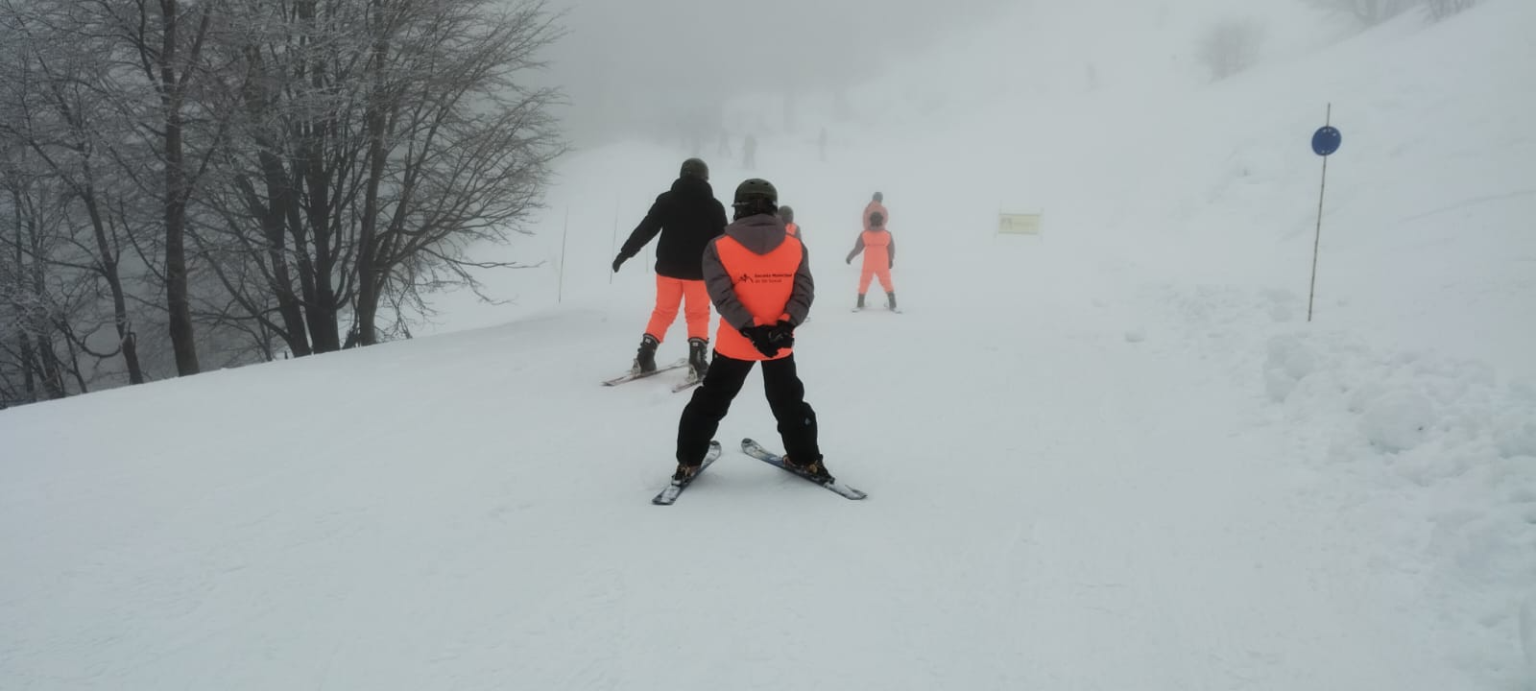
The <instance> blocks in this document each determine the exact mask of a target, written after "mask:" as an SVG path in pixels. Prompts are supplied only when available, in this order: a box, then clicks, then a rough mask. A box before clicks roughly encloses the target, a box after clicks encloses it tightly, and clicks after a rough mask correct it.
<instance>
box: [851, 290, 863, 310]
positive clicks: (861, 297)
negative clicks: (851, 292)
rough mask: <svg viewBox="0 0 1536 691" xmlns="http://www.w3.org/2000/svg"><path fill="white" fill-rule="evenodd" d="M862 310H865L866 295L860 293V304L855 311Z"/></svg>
mask: <svg viewBox="0 0 1536 691" xmlns="http://www.w3.org/2000/svg"><path fill="white" fill-rule="evenodd" d="M862 309H864V294H863V293H859V302H858V304H856V305H854V306H853V311H855V312H858V311H859V310H862Z"/></svg>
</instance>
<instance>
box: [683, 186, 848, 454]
mask: <svg viewBox="0 0 1536 691" xmlns="http://www.w3.org/2000/svg"><path fill="white" fill-rule="evenodd" d="M778 197H779V195H778V191H777V190H775V189H774V187H773V185H772V184H771V183H769V182H768V181H767V180H761V179H757V178H753V179H750V180H746V181H744V182H742V183H741V185H740V186H738V187H737V188H736V196H735V201H734V203H733V204H732V206H733V207H734V208H735V219H734V221H733V222H732V223H731V225H730V226H728V227H727V228H726V229H725V234H724V235H722V236H720V237H718V238H715V239H714V240H712V241H710V243H709V245H708V247H706V248H705V250H704V283H705V285H706V286H707V287H708V288H709V297H710V300H711V302H713V303H714V306H715V309H716V310H717V311H718V312H719V313H720V327H719V330H718V331H717V332H716V334H715V353H714V357H713V358H712V359H711V361H710V363H709V372H708V373H706V374H705V375H704V382H703V384H702V385H701V386H700V387H699V388H698V389H697V390H695V391H694V392H693V399H692V400H690V401H689V402H688V405H687V407H685V408H683V414H682V418H681V419H680V420H679V421H678V429H677V471H676V473H674V474H673V476H672V480H673V482H686V481H691V479H692V478H693V476H694V475H695V474H697V473H698V471H699V467H700V466H701V465H702V464H703V462H704V456H705V455H706V454H707V453H708V452H709V444H710V440H711V439H713V438H714V435H715V431H716V430H718V429H719V426H720V421H721V420H723V419H725V414H726V412H727V411H728V410H730V407H731V402H732V401H733V400H734V399H735V398H736V394H738V393H740V392H741V387H742V385H743V384H745V383H746V380H747V375H748V374H750V373H751V372H752V367H753V365H754V364H756V363H759V362H760V363H762V369H763V389H764V394H766V396H767V398H768V407H769V408H770V409H771V410H772V411H773V416H774V418H775V419H776V420H778V428H779V435H780V437H781V438H782V439H783V442H784V451H785V454H784V463H785V464H786V465H788V466H790V467H792V468H793V469H795V470H798V471H800V472H802V473H807V474H810V475H812V476H815V477H825V478H831V475H830V474H828V473H827V468H826V466H825V465H823V463H822V457H821V450H820V448H819V447H818V446H817V442H816V411H814V410H812V409H811V406H810V404H808V403H806V402H805V385H804V384H803V383H802V382H801V381H800V377H799V375H798V374H797V373H796V371H795V356H794V352H793V351H792V350H791V348H793V347H794V344H795V327H796V326H798V325H799V324H800V323H801V322H803V321H805V317H806V315H807V314H809V313H810V309H811V301H812V299H813V297H814V290H815V284H814V282H813V281H812V280H811V269H810V262H809V260H808V258H807V256H806V251H805V246H804V245H802V244H801V243H800V240H799V239H797V238H795V237H794V236H792V235H790V234H789V233H787V232H785V226H784V220H783V219H781V218H779V216H778V215H776V212H777V210H778Z"/></svg>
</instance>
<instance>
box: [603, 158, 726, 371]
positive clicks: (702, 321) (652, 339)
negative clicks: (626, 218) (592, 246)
mask: <svg viewBox="0 0 1536 691" xmlns="http://www.w3.org/2000/svg"><path fill="white" fill-rule="evenodd" d="M725 226H726V219H725V206H724V205H722V204H721V203H720V202H719V200H717V199H715V192H714V189H713V188H711V187H710V186H709V167H708V166H706V165H705V164H704V162H703V161H701V160H699V159H697V158H690V159H688V160H686V161H683V166H682V170H681V171H680V172H679V173H678V178H677V181H676V182H673V183H672V189H671V190H670V191H667V192H663V193H661V195H660V196H657V197H656V203H654V204H652V205H651V210H650V212H648V213H647V214H646V215H645V218H644V219H642V220H641V221H640V225H638V226H636V227H635V230H634V232H633V233H631V234H630V236H629V239H628V240H626V241H625V242H624V247H623V248H622V249H620V250H619V256H618V257H616V258H614V260H613V270H614V271H615V272H617V271H618V270H619V266H621V265H622V264H623V263H624V262H625V261H627V260H628V259H629V258H630V257H633V256H635V255H636V254H638V253H639V252H640V250H641V249H642V248H644V247H645V246H646V244H647V243H649V242H650V241H651V238H654V237H656V234H657V233H661V241H660V242H659V243H657V246H656V307H655V309H654V310H652V311H651V321H650V323H649V324H647V325H646V328H645V335H644V336H642V337H641V339H640V350H639V352H638V353H637V354H636V355H635V362H634V365H633V367H632V368H631V371H632V372H634V373H636V374H640V373H645V372H654V371H656V347H657V346H659V345H661V342H662V341H663V340H665V339H666V335H667V330H668V329H670V328H671V327H672V323H673V322H674V321H676V320H677V308H678V303H680V302H683V303H685V309H684V315H685V319H686V321H687V323H688V366H689V368H690V376H691V377H693V378H696V379H700V380H702V379H703V378H704V373H705V371H707V370H708V369H709V361H708V360H707V359H706V356H707V353H708V352H709V314H710V302H709V291H708V290H707V289H705V287H704V267H703V262H704V247H705V246H706V245H708V244H709V241H710V240H713V239H715V238H716V237H718V236H719V235H720V234H721V233H723V232H725Z"/></svg>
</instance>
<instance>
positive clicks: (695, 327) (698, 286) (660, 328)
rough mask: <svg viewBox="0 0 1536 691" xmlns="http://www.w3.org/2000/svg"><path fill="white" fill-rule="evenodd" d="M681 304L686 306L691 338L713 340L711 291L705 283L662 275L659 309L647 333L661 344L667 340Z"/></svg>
mask: <svg viewBox="0 0 1536 691" xmlns="http://www.w3.org/2000/svg"><path fill="white" fill-rule="evenodd" d="M678 303H685V304H686V307H685V308H684V318H685V319H686V320H687V321H688V337H689V338H701V339H704V340H709V290H708V289H706V288H705V287H704V282H703V281H689V280H686V279H681V278H672V277H670V276H663V275H661V274H657V275H656V309H654V310H652V311H651V323H650V324H648V325H646V327H645V332H646V333H648V334H650V335H651V337H652V338H655V339H656V342H658V343H660V342H662V341H665V340H666V335H667V329H670V328H672V322H674V321H677V306H678Z"/></svg>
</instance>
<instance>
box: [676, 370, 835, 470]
mask: <svg viewBox="0 0 1536 691" xmlns="http://www.w3.org/2000/svg"><path fill="white" fill-rule="evenodd" d="M754 364H757V363H756V362H754V361H752V360H737V359H734V358H728V357H726V356H724V355H721V354H720V353H719V352H716V353H715V354H714V358H713V359H712V360H711V361H710V363H709V371H708V372H706V373H705V374H704V381H703V382H702V383H700V384H699V388H697V389H694V391H693V399H692V400H690V401H689V402H688V406H687V407H685V408H683V417H682V420H681V421H679V422H678V426H677V462H678V463H680V464H683V465H698V464H700V463H703V462H704V454H705V453H707V452H708V451H709V442H710V440H711V439H714V438H715V431H716V430H718V429H719V428H720V421H721V420H724V419H725V414H726V413H727V412H729V411H730V409H731V401H733V400H735V399H736V394H739V393H741V387H742V385H743V384H745V383H746V381H747V375H748V374H751V373H752V365H754ZM762 365H763V389H764V393H765V394H766V395H767V398H768V407H769V408H771V409H772V410H773V417H774V418H775V419H777V420H778V423H779V437H780V438H781V439H782V440H783V441H784V453H785V455H788V456H789V457H790V458H793V459H795V461H796V462H798V463H805V462H809V461H813V460H815V461H819V460H821V449H820V448H818V447H817V445H816V411H814V410H811V405H810V404H809V403H806V402H805V385H804V384H802V383H801V382H800V376H799V375H798V374H796V373H795V356H794V355H793V354H791V355H789V356H788V357H785V358H782V359H779V360H764V361H763V362H762Z"/></svg>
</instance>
